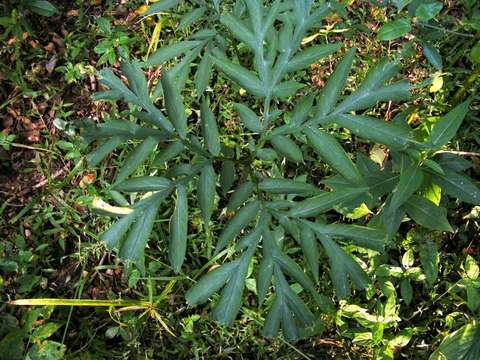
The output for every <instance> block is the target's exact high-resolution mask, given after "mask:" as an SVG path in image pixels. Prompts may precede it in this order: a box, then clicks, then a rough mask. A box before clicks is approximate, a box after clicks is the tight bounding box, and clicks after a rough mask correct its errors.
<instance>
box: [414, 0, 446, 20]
mask: <svg viewBox="0 0 480 360" xmlns="http://www.w3.org/2000/svg"><path fill="white" fill-rule="evenodd" d="M442 9H443V4H442V3H441V2H440V1H432V2H428V3H423V4H420V5H419V6H418V7H417V9H416V10H415V17H416V18H418V19H419V20H423V21H428V20H431V19H433V18H434V17H435V16H437V15H438V13H439V12H440V11H441V10H442Z"/></svg>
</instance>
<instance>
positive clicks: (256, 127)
mask: <svg viewBox="0 0 480 360" xmlns="http://www.w3.org/2000/svg"><path fill="white" fill-rule="evenodd" d="M233 108H234V109H235V111H236V112H237V113H238V115H239V116H240V119H241V120H242V122H243V124H244V125H245V127H246V128H247V129H248V130H250V131H253V132H256V133H260V132H262V130H263V126H262V123H261V122H260V119H259V118H258V116H257V114H255V113H254V112H253V111H252V110H250V109H249V108H248V107H246V106H245V105H242V104H233Z"/></svg>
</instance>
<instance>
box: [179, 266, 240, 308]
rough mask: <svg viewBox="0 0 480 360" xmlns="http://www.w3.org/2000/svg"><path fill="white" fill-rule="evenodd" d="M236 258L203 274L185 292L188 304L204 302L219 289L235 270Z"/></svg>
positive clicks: (193, 304)
mask: <svg viewBox="0 0 480 360" xmlns="http://www.w3.org/2000/svg"><path fill="white" fill-rule="evenodd" d="M237 266H238V260H235V261H232V262H229V263H226V264H223V265H222V266H220V267H218V268H216V269H215V270H212V271H210V272H209V273H207V274H206V275H204V276H203V277H202V278H201V279H200V280H199V281H198V282H197V283H196V284H195V285H193V286H192V287H191V288H190V289H189V290H188V291H187V293H186V294H185V298H186V299H187V303H188V305H189V306H195V305H198V304H201V303H204V302H205V301H207V300H208V298H209V297H210V296H212V295H213V294H214V293H215V292H217V291H218V290H220V289H221V288H222V286H223V285H224V284H225V283H226V282H227V280H228V279H229V278H230V276H231V275H232V274H233V273H234V272H235V271H236V269H237Z"/></svg>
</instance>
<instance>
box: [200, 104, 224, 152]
mask: <svg viewBox="0 0 480 360" xmlns="http://www.w3.org/2000/svg"><path fill="white" fill-rule="evenodd" d="M200 110H201V111H200V117H201V119H202V134H203V137H204V139H205V144H206V145H207V149H208V151H210V153H211V154H212V155H214V156H218V155H220V135H219V133H218V127H217V121H216V120H215V115H213V112H212V110H210V108H209V107H208V103H207V101H206V99H203V101H202V105H201V108H200Z"/></svg>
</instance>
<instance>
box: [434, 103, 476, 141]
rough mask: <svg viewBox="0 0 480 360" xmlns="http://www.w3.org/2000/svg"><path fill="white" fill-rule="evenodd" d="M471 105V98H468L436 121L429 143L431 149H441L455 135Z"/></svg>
mask: <svg viewBox="0 0 480 360" xmlns="http://www.w3.org/2000/svg"><path fill="white" fill-rule="evenodd" d="M469 106H470V100H467V101H465V102H463V103H461V104H460V105H457V106H456V107H455V108H454V109H453V110H451V111H450V112H449V113H448V114H446V115H444V116H442V117H441V118H440V120H438V121H437V122H436V123H435V125H434V127H433V129H432V133H431V134H430V138H429V140H428V143H427V146H428V147H429V148H430V149H432V150H436V149H440V148H441V147H442V146H444V145H446V144H447V143H448V142H449V141H450V140H451V139H452V138H453V137H454V136H455V134H456V133H457V131H458V129H459V127H460V125H461V124H462V121H463V119H464V118H465V115H467V113H468V108H469Z"/></svg>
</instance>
